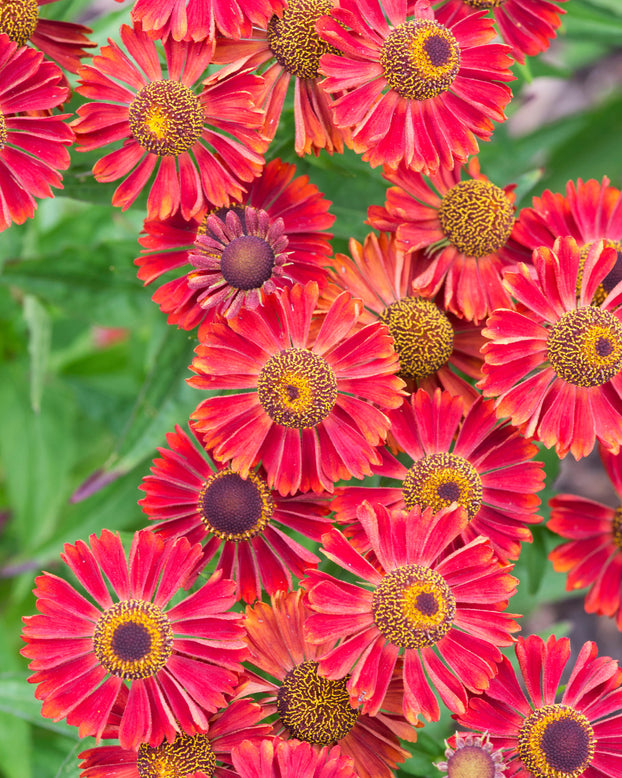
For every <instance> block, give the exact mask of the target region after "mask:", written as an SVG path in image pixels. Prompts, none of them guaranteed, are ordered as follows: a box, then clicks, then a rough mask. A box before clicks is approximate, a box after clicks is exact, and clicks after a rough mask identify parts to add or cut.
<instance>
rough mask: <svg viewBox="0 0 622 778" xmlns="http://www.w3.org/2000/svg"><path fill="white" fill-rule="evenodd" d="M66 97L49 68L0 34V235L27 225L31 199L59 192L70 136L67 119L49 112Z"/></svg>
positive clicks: (32, 205) (36, 54)
mask: <svg viewBox="0 0 622 778" xmlns="http://www.w3.org/2000/svg"><path fill="white" fill-rule="evenodd" d="M68 95H69V89H68V88H67V87H65V86H63V74H62V73H61V71H60V70H59V69H58V68H57V67H56V65H54V63H53V62H47V61H45V60H44V59H43V54H41V53H39V52H38V51H33V50H32V49H30V48H28V47H26V46H22V47H18V46H17V44H16V43H14V42H13V41H11V40H9V38H8V37H7V36H6V35H3V34H0V231H2V230H5V229H6V228H7V227H8V226H9V225H10V224H11V223H12V222H15V223H16V224H23V223H24V222H25V221H26V219H31V218H32V217H33V216H34V212H35V208H36V207H37V204H36V202H35V197H53V196H54V195H53V193H52V190H51V187H53V186H54V187H58V188H59V189H62V188H63V185H62V177H61V175H60V173H59V172H58V171H59V170H65V169H66V168H67V167H69V151H68V150H67V148H66V146H69V145H70V144H71V143H72V141H73V132H72V131H71V129H70V128H69V127H68V126H67V125H66V124H65V123H64V121H63V119H65V118H66V116H67V115H60V114H52V113H51V112H52V110H53V109H54V108H57V107H58V106H59V105H61V104H62V103H63V102H64V101H65V100H66V99H67V97H68ZM38 112H41V113H45V114H47V115H39V113H38Z"/></svg>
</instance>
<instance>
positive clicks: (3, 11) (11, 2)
mask: <svg viewBox="0 0 622 778" xmlns="http://www.w3.org/2000/svg"><path fill="white" fill-rule="evenodd" d="M38 21H39V3H38V0H0V33H2V32H3V33H4V34H5V35H8V36H9V38H10V39H11V40H12V41H14V42H15V43H17V45H18V46H24V45H25V44H26V43H28V41H29V40H30V38H31V36H32V34H33V32H34V31H35V29H36V27H37V22H38ZM0 140H1V134H0Z"/></svg>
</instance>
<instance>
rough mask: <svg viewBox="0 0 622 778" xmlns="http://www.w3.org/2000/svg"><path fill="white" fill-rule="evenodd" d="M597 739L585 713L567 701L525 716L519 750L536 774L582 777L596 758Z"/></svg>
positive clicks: (541, 777)
mask: <svg viewBox="0 0 622 778" xmlns="http://www.w3.org/2000/svg"><path fill="white" fill-rule="evenodd" d="M595 743H596V739H595V737H594V730H593V729H592V726H591V724H590V722H589V721H588V719H587V718H586V716H584V715H583V713H579V712H578V711H576V710H574V708H571V707H569V706H567V705H545V706H544V707H542V708H538V709H537V710H535V711H534V712H533V713H532V714H531V715H530V716H528V717H527V718H526V719H525V721H524V723H523V725H522V727H521V729H520V732H519V735H518V754H519V756H520V758H521V760H522V761H523V764H524V765H525V768H526V769H527V770H529V771H530V774H531V775H533V776H534V778H579V776H582V775H584V773H585V771H586V770H587V768H588V767H589V765H590V762H591V761H592V758H593V756H594V746H595Z"/></svg>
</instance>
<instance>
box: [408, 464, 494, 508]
mask: <svg viewBox="0 0 622 778" xmlns="http://www.w3.org/2000/svg"><path fill="white" fill-rule="evenodd" d="M402 496H403V498H404V502H405V503H406V507H407V508H409V509H410V508H414V507H415V506H416V505H418V506H420V507H421V508H432V510H433V511H434V512H435V513H436V512H437V511H440V510H441V509H442V508H447V507H448V506H449V505H451V503H452V502H457V503H458V504H459V505H461V506H462V507H463V508H465V509H466V511H467V514H468V516H469V519H472V518H474V517H475V516H476V515H477V512H478V511H479V509H480V506H481V504H482V480H481V478H480V477H479V473H478V472H477V470H476V469H475V468H474V467H473V465H472V464H471V463H470V462H469V461H468V460H467V459H464V457H460V456H458V455H457V454H449V453H443V454H430V455H429V456H427V457H423V458H422V459H419V460H417V461H416V462H415V463H414V464H413V465H412V467H411V468H410V470H409V471H408V473H407V474H406V477H405V478H404V483H403V484H402Z"/></svg>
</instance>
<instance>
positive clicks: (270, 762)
mask: <svg viewBox="0 0 622 778" xmlns="http://www.w3.org/2000/svg"><path fill="white" fill-rule="evenodd" d="M231 756H232V757H233V764H234V766H235V769H236V770H237V772H238V774H239V778H301V777H302V776H304V778H357V774H356V773H355V772H354V768H353V766H352V760H351V759H349V758H348V757H347V756H345V755H343V754H342V753H341V749H340V748H339V746H333V747H332V748H330V747H329V746H325V747H324V748H321V749H320V750H319V751H318V750H317V749H314V748H313V747H312V746H311V745H309V743H304V742H301V741H298V740H281V738H275V739H274V740H268V739H264V740H262V741H261V742H259V743H251V742H250V741H248V740H247V741H245V742H244V743H242V744H241V745H239V746H237V747H236V748H234V749H233V751H232V752H231Z"/></svg>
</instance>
